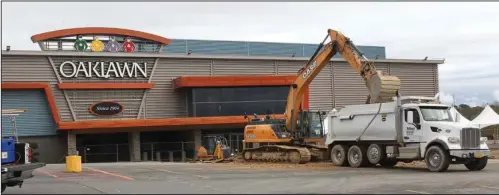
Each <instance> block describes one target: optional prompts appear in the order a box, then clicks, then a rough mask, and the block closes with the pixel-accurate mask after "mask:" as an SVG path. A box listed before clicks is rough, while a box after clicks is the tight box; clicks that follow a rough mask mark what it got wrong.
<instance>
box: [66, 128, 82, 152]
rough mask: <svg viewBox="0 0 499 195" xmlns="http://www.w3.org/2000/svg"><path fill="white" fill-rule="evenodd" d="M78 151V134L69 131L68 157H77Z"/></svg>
mask: <svg viewBox="0 0 499 195" xmlns="http://www.w3.org/2000/svg"><path fill="white" fill-rule="evenodd" d="M76 151H77V150H76V134H75V133H74V132H73V131H68V156H71V155H76ZM80 155H81V154H80Z"/></svg>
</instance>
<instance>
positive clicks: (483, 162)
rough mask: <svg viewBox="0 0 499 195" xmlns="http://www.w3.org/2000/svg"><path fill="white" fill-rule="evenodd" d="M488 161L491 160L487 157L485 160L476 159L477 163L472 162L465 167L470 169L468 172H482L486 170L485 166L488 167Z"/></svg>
mask: <svg viewBox="0 0 499 195" xmlns="http://www.w3.org/2000/svg"><path fill="white" fill-rule="evenodd" d="M488 159H489V158H488V157H487V156H485V157H483V158H479V159H476V160H475V161H471V162H469V163H466V164H464V166H465V167H466V168H468V170H470V171H480V170H482V169H484V168H485V166H487V161H488Z"/></svg>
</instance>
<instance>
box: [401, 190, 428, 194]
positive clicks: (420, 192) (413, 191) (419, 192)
mask: <svg viewBox="0 0 499 195" xmlns="http://www.w3.org/2000/svg"><path fill="white" fill-rule="evenodd" d="M405 191H406V192H412V193H418V194H430V193H428V192H422V191H416V190H405Z"/></svg>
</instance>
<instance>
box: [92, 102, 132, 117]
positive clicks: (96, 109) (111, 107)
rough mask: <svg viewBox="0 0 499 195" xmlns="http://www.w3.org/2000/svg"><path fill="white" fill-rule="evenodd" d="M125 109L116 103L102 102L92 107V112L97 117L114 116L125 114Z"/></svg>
mask: <svg viewBox="0 0 499 195" xmlns="http://www.w3.org/2000/svg"><path fill="white" fill-rule="evenodd" d="M124 109H125V107H124V106H123V105H121V104H120V103H118V102H115V101H101V102H97V103H95V104H92V105H91V106H90V112H91V113H92V114H94V115H97V116H112V115H116V114H119V113H121V112H123V110H124Z"/></svg>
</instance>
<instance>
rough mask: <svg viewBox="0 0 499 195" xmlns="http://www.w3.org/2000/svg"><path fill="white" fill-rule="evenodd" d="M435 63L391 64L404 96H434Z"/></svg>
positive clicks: (392, 73) (391, 71) (392, 71)
mask: <svg viewBox="0 0 499 195" xmlns="http://www.w3.org/2000/svg"><path fill="white" fill-rule="evenodd" d="M434 66H435V65H434V64H395V63H391V64H390V74H391V75H394V76H397V77H398V78H399V79H400V81H401V84H402V86H401V87H400V93H401V94H402V95H404V96H408V95H409V96H412V95H414V96H434V95H435V91H436V87H437V86H436V85H435V80H436V78H435V70H434V68H433V67H434Z"/></svg>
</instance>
